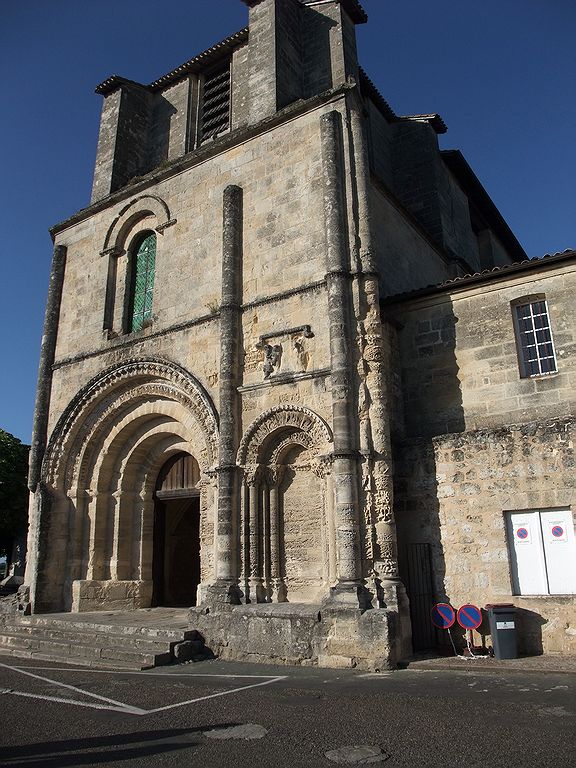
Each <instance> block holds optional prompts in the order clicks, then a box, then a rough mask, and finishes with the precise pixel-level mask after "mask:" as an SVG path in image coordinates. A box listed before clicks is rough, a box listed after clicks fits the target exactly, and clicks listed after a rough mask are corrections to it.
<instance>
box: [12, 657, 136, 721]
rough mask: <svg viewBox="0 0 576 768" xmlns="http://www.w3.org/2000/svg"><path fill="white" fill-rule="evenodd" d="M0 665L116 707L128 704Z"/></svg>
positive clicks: (18, 668) (23, 670) (16, 668)
mask: <svg viewBox="0 0 576 768" xmlns="http://www.w3.org/2000/svg"><path fill="white" fill-rule="evenodd" d="M0 667H4V668H5V669H12V670H13V671H14V672H18V673H19V674H21V675H27V676H28V677H33V678H35V679H36V680H42V681H43V682H44V683H53V684H54V685H58V686H60V687H61V688H67V689H68V690H70V691H74V692H75V693H80V694H82V696H88V697H89V698H91V699H98V700H99V701H105V702H106V703H107V704H115V705H116V707H128V706H130V705H129V704H124V703H123V702H121V701H116V700H115V699H109V698H107V697H106V696H99V695H98V694H97V693H90V692H89V691H84V690H82V688H76V686H75V685H68V683H61V682H60V681H59V680H52V679H51V678H49V677H43V676H42V675H35V674H34V673H32V672H28V671H27V670H25V669H21V668H20V667H11V666H9V665H8V664H2V663H0ZM30 695H32V694H30ZM65 701H68V699H65ZM142 711H144V710H142Z"/></svg>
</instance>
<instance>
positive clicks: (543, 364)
mask: <svg viewBox="0 0 576 768" xmlns="http://www.w3.org/2000/svg"><path fill="white" fill-rule="evenodd" d="M513 311H514V319H515V325H516V342H517V345H518V357H519V361H520V375H521V376H522V377H523V378H528V377H530V376H541V375H544V374H548V373H556V371H557V370H558V369H557V367H556V354H555V352H554V342H553V340H552V329H551V328H550V318H549V316H548V306H547V304H546V299H545V298H543V297H540V298H537V299H536V300H534V301H530V302H529V303H518V304H516V305H515V306H514V307H513Z"/></svg>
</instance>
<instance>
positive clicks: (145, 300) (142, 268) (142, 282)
mask: <svg viewBox="0 0 576 768" xmlns="http://www.w3.org/2000/svg"><path fill="white" fill-rule="evenodd" d="M132 259H133V261H132V280H131V284H132V290H131V296H130V298H131V301H130V330H131V331H139V330H140V329H141V328H143V327H144V326H145V325H146V323H147V321H149V320H151V318H152V297H153V293H154V270H155V268H156V235H155V234H154V233H151V234H150V235H148V236H147V237H145V238H144V240H142V242H141V243H140V246H139V248H138V250H137V251H136V252H135V253H134V254H133V256H132Z"/></svg>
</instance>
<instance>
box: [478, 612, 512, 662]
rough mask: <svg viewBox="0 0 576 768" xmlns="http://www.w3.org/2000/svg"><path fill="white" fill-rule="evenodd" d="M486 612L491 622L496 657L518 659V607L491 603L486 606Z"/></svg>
mask: <svg viewBox="0 0 576 768" xmlns="http://www.w3.org/2000/svg"><path fill="white" fill-rule="evenodd" d="M485 610H486V612H487V613H488V621H489V622H490V634H491V635H492V647H493V648H494V657H495V658H497V659H517V658H518V638H517V634H516V606H514V605H512V603H489V604H488V605H486V606H485Z"/></svg>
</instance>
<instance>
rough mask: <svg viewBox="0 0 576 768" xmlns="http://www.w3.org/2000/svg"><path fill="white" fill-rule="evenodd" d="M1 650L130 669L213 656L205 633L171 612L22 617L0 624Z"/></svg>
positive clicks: (81, 663)
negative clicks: (207, 648) (190, 626)
mask: <svg viewBox="0 0 576 768" xmlns="http://www.w3.org/2000/svg"><path fill="white" fill-rule="evenodd" d="M0 653H7V654H9V655H11V656H18V657H22V658H34V659H44V660H49V661H61V662H65V663H67V664H76V665H83V666H91V667H94V666H96V667H108V668H114V669H130V670H139V669H149V668H150V667H156V666H161V665H165V664H171V663H172V662H174V661H176V662H184V661H199V660H201V659H204V658H209V655H208V654H206V652H205V648H204V640H203V638H202V636H201V635H200V634H199V633H198V632H197V631H196V630H191V629H188V628H187V624H186V621H185V620H183V619H182V617H181V616H178V615H177V616H174V614H171V613H168V614H166V612H164V613H158V612H156V613H154V614H152V615H150V614H149V613H136V612H135V613H134V614H133V615H132V614H112V613H108V614H105V613H102V614H84V615H78V614H44V615H34V616H18V617H14V618H13V619H12V620H11V621H10V622H9V623H7V624H6V625H5V626H3V627H0Z"/></svg>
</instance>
